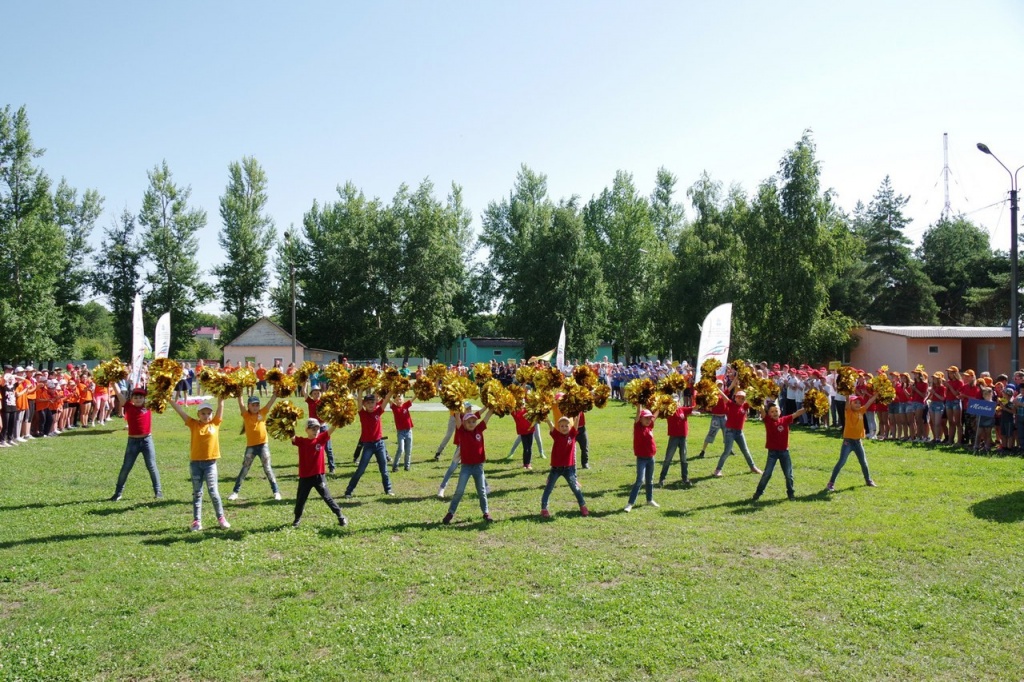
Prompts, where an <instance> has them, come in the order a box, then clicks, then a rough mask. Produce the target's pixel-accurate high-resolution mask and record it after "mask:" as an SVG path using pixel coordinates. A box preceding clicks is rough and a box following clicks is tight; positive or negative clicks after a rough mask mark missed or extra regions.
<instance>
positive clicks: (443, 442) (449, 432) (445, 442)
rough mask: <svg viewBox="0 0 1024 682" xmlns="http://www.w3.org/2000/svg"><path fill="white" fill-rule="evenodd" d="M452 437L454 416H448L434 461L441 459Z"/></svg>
mask: <svg viewBox="0 0 1024 682" xmlns="http://www.w3.org/2000/svg"><path fill="white" fill-rule="evenodd" d="M454 435H455V415H449V416H448V430H447V431H445V433H444V438H442V439H441V444H440V445H438V446H437V454H436V455H434V460H435V461H436V460H438V459H441V453H442V452H444V449H445V448H446V447H448V441H450V440H451V439H452V436H454ZM511 456H512V455H511V453H510V454H509V457H511Z"/></svg>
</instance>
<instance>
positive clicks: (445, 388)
mask: <svg viewBox="0 0 1024 682" xmlns="http://www.w3.org/2000/svg"><path fill="white" fill-rule="evenodd" d="M478 394H479V393H478V390H477V387H476V384H474V383H473V382H472V381H470V380H469V379H468V378H467V377H464V376H462V375H459V374H447V375H445V377H444V379H443V380H442V381H441V403H442V404H444V406H445V407H447V408H448V409H449V410H452V411H455V412H461V411H462V409H463V405H464V404H465V403H466V401H467V400H469V399H470V398H475V397H476V396H477V395H478Z"/></svg>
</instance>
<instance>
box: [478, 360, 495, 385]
mask: <svg viewBox="0 0 1024 682" xmlns="http://www.w3.org/2000/svg"><path fill="white" fill-rule="evenodd" d="M493 377H494V374H493V373H492V372H491V365H490V364H489V363H486V362H477V363H475V364H474V365H473V381H474V382H476V385H477V386H483V385H484V384H486V383H487V382H488V381H490V380H491V379H492V378H493Z"/></svg>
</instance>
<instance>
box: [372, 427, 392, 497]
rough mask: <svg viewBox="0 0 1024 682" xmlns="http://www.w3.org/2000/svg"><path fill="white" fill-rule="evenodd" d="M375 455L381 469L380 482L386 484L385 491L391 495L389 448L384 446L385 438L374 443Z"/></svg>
mask: <svg viewBox="0 0 1024 682" xmlns="http://www.w3.org/2000/svg"><path fill="white" fill-rule="evenodd" d="M373 456H374V457H376V458H377V468H378V469H380V482H381V485H383V486H384V492H385V493H387V494H389V495H390V494H391V476H390V475H389V474H388V450H387V448H386V447H384V441H383V440H379V441H377V442H376V443H374V444H373Z"/></svg>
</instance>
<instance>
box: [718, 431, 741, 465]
mask: <svg viewBox="0 0 1024 682" xmlns="http://www.w3.org/2000/svg"><path fill="white" fill-rule="evenodd" d="M736 433H737V431H736V430H735V429H726V430H725V433H724V434H723V435H722V440H723V441H724V442H725V450H724V451H723V452H722V456H721V457H719V458H718V466H716V467H715V471H721V470H722V468H723V467H724V466H725V460H727V459H729V455H731V454H732V444H733V441H734V440H736Z"/></svg>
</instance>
